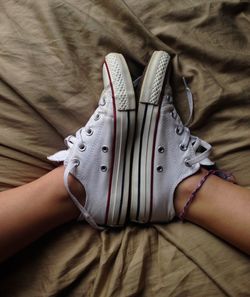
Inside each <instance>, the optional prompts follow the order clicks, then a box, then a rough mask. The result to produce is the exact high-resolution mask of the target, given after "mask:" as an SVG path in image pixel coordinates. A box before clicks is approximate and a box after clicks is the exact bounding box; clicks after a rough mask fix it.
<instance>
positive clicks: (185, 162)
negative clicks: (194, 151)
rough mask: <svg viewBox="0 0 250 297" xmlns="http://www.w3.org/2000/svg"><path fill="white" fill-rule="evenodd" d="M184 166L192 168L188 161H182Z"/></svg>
mask: <svg viewBox="0 0 250 297" xmlns="http://www.w3.org/2000/svg"><path fill="white" fill-rule="evenodd" d="M184 164H185V165H186V166H187V167H192V165H191V164H190V163H189V160H188V159H185V160H184Z"/></svg>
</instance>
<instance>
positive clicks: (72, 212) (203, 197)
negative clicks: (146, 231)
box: [0, 166, 250, 262]
mask: <svg viewBox="0 0 250 297" xmlns="http://www.w3.org/2000/svg"><path fill="white" fill-rule="evenodd" d="M206 173H207V171H206V170H205V169H201V170H200V171H199V172H198V173H196V174H195V175H193V176H191V177H189V178H187V179H185V180H184V181H183V182H181V183H180V184H179V186H178V187H177V189H176V192H175V199H174V205H175V210H176V213H177V214H178V213H180V212H181V211H182V209H183V207H184V205H185V203H186V201H187V199H188V197H190V195H191V193H192V191H193V190H194V189H195V188H196V186H197V184H198V183H199V181H200V180H201V179H202V177H203V176H205V175H206ZM63 174H64V167H63V166H60V167H58V168H56V169H54V170H52V171H51V172H49V173H48V174H46V175H44V176H42V177H40V178H39V179H37V180H35V181H33V182H31V183H28V184H26V185H23V186H20V187H17V188H14V189H11V190H7V191H3V192H1V193H0V203H1V208H0V262H2V261H4V260H5V259H7V258H8V257H10V256H12V255H13V254H15V253H16V252H18V251H19V250H21V249H22V248H24V247H25V246H27V245H29V244H30V243H31V242H33V241H35V240H36V239H38V238H39V237H41V236H42V235H44V234H45V233H47V232H48V231H50V230H52V229H54V228H56V227H58V226H60V225H62V224H65V223H67V222H70V221H72V220H76V219H77V217H78V216H79V210H78V209H77V208H76V206H75V205H74V204H73V202H72V201H71V199H70V197H69V195H68V193H67V190H66V189H65V187H64V183H63ZM69 185H70V188H71V190H72V191H73V193H74V195H75V196H76V197H77V198H78V199H79V200H80V202H81V203H82V204H84V200H85V192H84V189H83V188H82V186H81V185H80V184H79V182H77V181H76V180H75V179H74V178H73V177H69ZM249 213H250V190H249V189H246V188H243V187H240V186H238V185H235V184H233V183H230V182H227V181H224V180H222V179H221V178H219V177H217V176H214V175H211V176H209V177H208V179H207V180H206V182H205V183H204V185H203V186H202V188H201V189H200V190H199V192H198V193H197V195H196V197H195V199H194V201H193V203H192V204H191V205H190V207H189V208H188V210H187V212H186V217H185V219H186V220H188V221H190V222H192V223H194V224H197V225H199V226H201V227H202V228H204V229H206V230H209V231H210V232H212V233H214V234H215V235H217V236H219V237H220V238H222V239H224V240H225V241H227V242H229V243H231V244H232V245H234V246H236V247H237V248H239V249H240V250H242V251H243V252H245V253H247V254H250V216H249Z"/></svg>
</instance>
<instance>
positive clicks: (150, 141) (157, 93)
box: [130, 51, 170, 223]
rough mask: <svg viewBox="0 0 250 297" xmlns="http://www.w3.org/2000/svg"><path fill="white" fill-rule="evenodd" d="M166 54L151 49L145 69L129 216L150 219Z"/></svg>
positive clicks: (137, 219) (136, 219)
mask: <svg viewBox="0 0 250 297" xmlns="http://www.w3.org/2000/svg"><path fill="white" fill-rule="evenodd" d="M169 60H170V56H169V55H168V54H167V53H166V52H164V51H156V52H154V53H153V55H152V57H151V59H150V62H149V64H148V67H147V69H146V72H145V75H144V79H143V83H142V87H141V92H140V99H139V107H138V112H137V124H136V135H135V144H134V155H133V167H132V190H131V207H130V219H131V221H134V222H138V223H148V222H150V218H151V212H152V199H153V197H152V194H153V193H152V182H153V181H152V174H153V173H154V171H156V168H153V167H154V162H153V161H154V151H155V147H154V141H155V137H156V132H157V125H158V117H159V109H160V104H161V92H162V86H163V83H164V78H165V74H166V70H167V68H168V63H169Z"/></svg>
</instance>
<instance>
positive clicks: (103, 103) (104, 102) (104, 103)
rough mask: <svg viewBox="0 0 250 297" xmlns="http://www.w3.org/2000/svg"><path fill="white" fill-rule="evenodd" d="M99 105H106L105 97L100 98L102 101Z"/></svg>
mask: <svg viewBox="0 0 250 297" xmlns="http://www.w3.org/2000/svg"><path fill="white" fill-rule="evenodd" d="M99 105H100V106H104V105H106V99H105V98H103V99H102V102H100V103H99Z"/></svg>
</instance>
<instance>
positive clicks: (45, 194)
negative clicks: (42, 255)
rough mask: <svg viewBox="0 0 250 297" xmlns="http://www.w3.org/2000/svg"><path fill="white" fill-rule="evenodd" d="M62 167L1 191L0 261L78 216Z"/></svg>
mask: <svg viewBox="0 0 250 297" xmlns="http://www.w3.org/2000/svg"><path fill="white" fill-rule="evenodd" d="M63 171H64V168H63V167H59V168H57V169H55V170H52V171H51V172H50V173H48V174H46V175H44V176H43V177H41V178H39V179H38V180H36V181H34V182H31V183H29V184H26V185H24V186H21V187H18V188H15V189H11V190H8V191H5V192H1V193H0V205H1V207H0V262H1V261H3V260H4V259H6V258H7V257H9V256H11V255H13V254H14V253H15V252H17V251H18V250H20V249H21V248H23V247H25V246H27V245H28V244H29V243H31V242H33V241H34V240H36V239H37V238H39V237H40V236H42V235H43V234H44V233H46V232H48V231H49V230H51V229H53V228H55V227H57V226H59V225H61V224H64V223H66V222H69V221H71V220H73V219H75V218H77V216H78V210H77V209H76V207H75V206H74V204H73V203H72V201H71V200H70V199H69V197H68V194H67V191H66V189H65V187H64V185H63ZM74 185H75V187H78V186H77V184H75V183H74ZM76 190H78V189H76Z"/></svg>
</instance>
